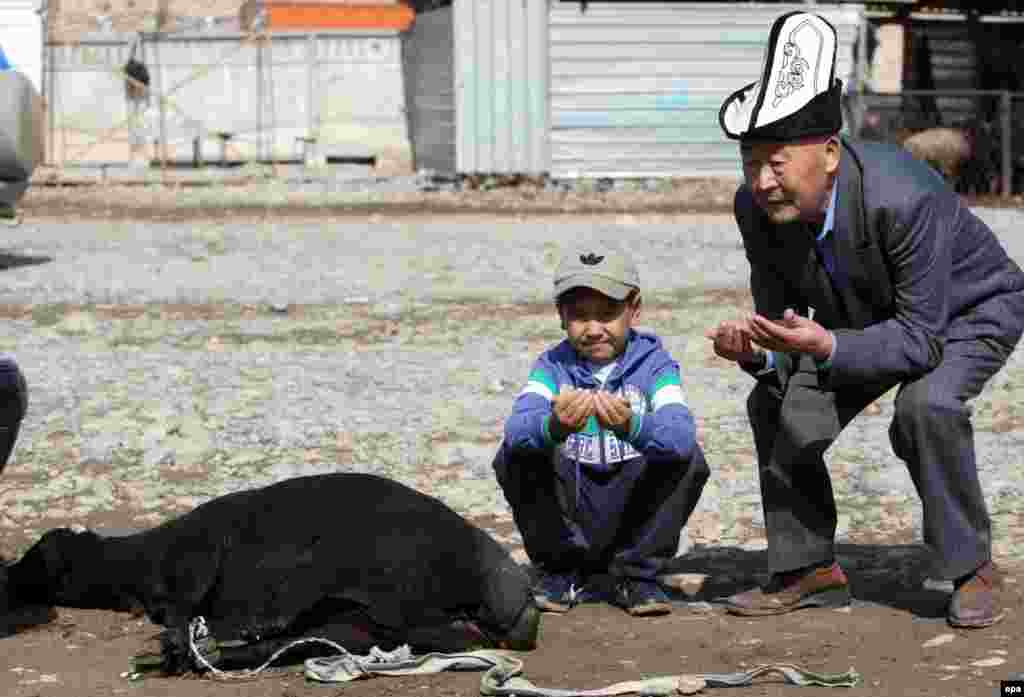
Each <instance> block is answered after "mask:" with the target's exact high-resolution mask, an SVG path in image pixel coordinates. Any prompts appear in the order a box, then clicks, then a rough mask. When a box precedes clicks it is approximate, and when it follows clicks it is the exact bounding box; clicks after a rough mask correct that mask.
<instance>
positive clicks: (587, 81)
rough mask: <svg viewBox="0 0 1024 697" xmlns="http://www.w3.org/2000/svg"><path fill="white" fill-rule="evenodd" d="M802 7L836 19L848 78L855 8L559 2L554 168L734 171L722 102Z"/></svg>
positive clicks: (578, 172)
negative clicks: (782, 21) (779, 20)
mask: <svg viewBox="0 0 1024 697" xmlns="http://www.w3.org/2000/svg"><path fill="white" fill-rule="evenodd" d="M795 9H803V10H807V9H813V10H814V11H816V12H818V13H819V14H821V15H822V16H824V17H826V18H827V19H828V20H829V21H831V22H832V23H833V24H834V25H835V26H836V30H837V32H838V33H839V39H840V44H841V47H840V52H839V57H838V61H837V68H836V70H837V76H839V77H841V78H842V79H843V80H844V82H847V81H848V80H847V78H848V77H849V76H850V75H851V73H852V72H853V70H854V64H853V53H852V47H853V44H854V42H855V41H856V38H857V34H858V29H859V24H860V22H861V10H860V8H859V7H855V6H852V5H839V6H835V5H819V6H816V7H813V8H809V7H808V6H807V5H806V4H793V5H785V4H760V3H749V4H746V3H744V4H742V5H740V4H725V3H721V4H719V3H699V4H698V3H694V4H688V3H680V4H672V3H657V2H651V3H636V4H610V3H609V4H602V3H591V4H590V5H588V6H587V8H586V11H585V12H584V11H583V10H582V9H581V7H580V5H579V4H578V3H576V2H558V0H552V3H551V17H550V52H551V87H550V99H551V102H550V104H551V130H550V146H551V164H550V171H551V174H552V176H555V177H578V176H586V177H597V176H607V177H626V176H669V175H671V176H737V175H738V174H739V158H738V156H737V151H736V145H735V143H734V142H733V141H729V140H728V139H726V138H725V137H724V136H723V135H722V132H721V130H720V128H719V125H718V110H719V107H720V106H721V104H722V101H723V100H724V99H725V97H726V96H728V95H729V94H730V93H731V92H733V91H734V90H737V89H739V88H740V87H742V86H743V85H745V84H748V83H750V82H752V81H753V80H755V79H757V77H758V75H759V73H760V71H761V67H762V65H761V64H762V61H763V57H764V49H765V43H766V41H767V38H768V30H769V28H770V26H771V23H772V21H774V19H775V18H776V17H777V16H778V15H780V14H782V13H784V12H787V11H789V10H795Z"/></svg>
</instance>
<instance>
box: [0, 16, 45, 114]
mask: <svg viewBox="0 0 1024 697" xmlns="http://www.w3.org/2000/svg"><path fill="white" fill-rule="evenodd" d="M36 7H37V3H36V2H35V0H0V48H3V51H4V54H5V55H6V56H7V61H8V62H9V63H10V64H11V67H12V68H14V69H15V70H17V71H18V72H19V73H21V74H23V75H24V76H25V77H27V78H28V79H29V81H30V82H31V83H32V86H33V87H35V88H36V91H37V92H39V93H40V94H41V93H42V91H43V24H42V18H41V17H40V16H39V13H37V12H36Z"/></svg>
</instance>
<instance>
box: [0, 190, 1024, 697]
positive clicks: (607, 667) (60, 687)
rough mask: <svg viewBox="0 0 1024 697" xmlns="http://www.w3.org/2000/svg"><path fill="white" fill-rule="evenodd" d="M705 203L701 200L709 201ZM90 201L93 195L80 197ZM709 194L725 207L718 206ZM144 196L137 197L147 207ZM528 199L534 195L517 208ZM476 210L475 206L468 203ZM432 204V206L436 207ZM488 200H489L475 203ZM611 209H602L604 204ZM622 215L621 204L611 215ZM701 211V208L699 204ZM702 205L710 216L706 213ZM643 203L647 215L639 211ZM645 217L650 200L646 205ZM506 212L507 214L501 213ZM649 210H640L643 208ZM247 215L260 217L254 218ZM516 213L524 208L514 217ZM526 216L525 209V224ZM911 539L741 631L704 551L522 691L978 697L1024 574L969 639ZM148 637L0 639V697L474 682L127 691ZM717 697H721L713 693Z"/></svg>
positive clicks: (555, 206) (552, 655)
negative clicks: (833, 686) (844, 681)
mask: <svg viewBox="0 0 1024 697" xmlns="http://www.w3.org/2000/svg"><path fill="white" fill-rule="evenodd" d="M728 188H729V187H725V188H723V189H722V190H721V191H718V190H714V191H712V189H713V187H712V188H706V189H701V190H698V191H697V192H696V193H694V194H693V195H692V196H690V197H689V198H688V199H685V198H678V197H675V198H674V199H673V200H669V199H670V198H672V195H671V193H670V192H669V193H666V194H665V196H664V197H663V198H661V199H658V201H660V202H661V203H660V204H659V205H661V204H664V206H665V207H666V208H665V210H674V211H676V212H680V211H685V210H690V209H693V210H696V209H708V208H712V209H717V210H722V209H728V207H729V204H730V203H731V201H730V200H729V199H728V195H727V193H722V192H723V191H725V190H726V189H728ZM709 192H711V193H713V194H714V196H713V197H712V198H711V199H709V198H708V196H709V195H710V193H709ZM92 193H100V194H101V195H95V196H94V195H92ZM92 193H90V194H89V195H88V196H84V197H82V196H75V197H71V196H68V195H67V194H68V192H67V191H61V190H59V189H46V188H42V189H39V190H36V191H33V192H31V193H30V195H29V196H27V197H26V199H25V201H24V205H23V206H22V210H23V212H24V213H25V214H26V215H27V216H33V217H36V218H40V217H59V218H67V217H71V216H84V217H93V218H95V217H112V218H135V217H138V218H143V219H166V220H183V219H188V218H190V217H193V216H194V217H220V216H224V217H232V216H235V215H238V214H239V212H240V211H239V210H238V209H234V208H232V207H231V206H221V207H216V208H214V209H208V208H205V207H203V206H197V207H194V208H191V209H188V210H180V209H175V207H174V205H173V201H174V198H175V196H176V195H177V194H175V193H174V192H168V191H165V192H163V193H160V194H159V195H157V194H153V193H151V191H150V192H147V193H145V195H144V196H142V195H134V194H133V197H132V200H133V203H132V204H131V205H125V206H121V207H118V206H117V205H116V201H117V199H119V198H121V200H122V201H123V200H124V199H123V198H122V197H123V196H124V191H120V192H118V191H116V190H112V191H111V192H106V193H103V192H92ZM505 195H507V194H501V193H494V194H493V196H491V197H489V198H486V197H485V199H483V203H477V204H473V205H468V206H466V207H461V208H460V207H459V206H458V202H457V201H456V200H455V199H457V198H458V195H453V196H450V197H448V198H449V199H452V201H448V199H445V198H444V197H441V198H438V199H436V200H435V202H434V203H429V202H428V203H424V202H423V200H421V199H419V198H416V197H409V200H408V201H405V202H401V201H398V202H397V203H395V202H392V203H391V204H386V205H384V206H383V207H382V208H380V207H376V206H374V207H370V208H367V207H356V208H352V209H349V208H346V207H345V206H343V205H338V206H332V207H330V208H326V207H325V208H324V209H323V210H320V211H312V212H311V211H310V209H309V208H308V207H304V206H296V207H295V208H294V209H292V208H287V207H284V208H280V209H277V210H276V211H275V214H277V215H281V216H289V215H295V216H301V217H306V216H310V215H330V216H333V215H349V214H351V215H369V214H384V215H387V214H389V213H391V214H394V215H406V214H410V215H411V214H416V215H423V214H424V213H431V212H439V211H441V212H445V213H448V214H457V213H459V212H460V211H462V212H469V213H475V214H478V213H480V212H481V211H482V210H487V209H488V207H490V208H491V211H492V212H493V209H494V206H495V205H496V201H498V200H499V198H500V197H501V196H505ZM722 196H726V198H725V199H723V198H722ZM147 197H148V198H147ZM515 197H517V200H518V201H519V202H520V203H522V200H523V198H524V197H525V198H526V199H528V200H530V201H536V200H537V198H538V197H537V196H536V195H533V196H532V197H531V196H530V195H529V194H528V193H527V194H522V193H517V194H515ZM479 200H481V199H479V198H478V201H479ZM437 201H440V202H439V203H438V202H437ZM488 201H489V202H488ZM544 201H545V202H544V205H543V206H540V204H538V206H540V207H539V208H538V209H537V210H536V211H533V212H535V213H542V214H552V213H557V212H566V213H576V214H578V213H581V212H584V213H585V212H596V213H609V212H612V213H624V212H629V211H631V210H637V206H636V204H635V203H630V202H628V201H626V199H622V200H619V199H616V198H615V196H613V195H611V194H609V195H608V196H605V197H598V199H591V200H590V203H586V202H584V203H583V204H578V201H576V200H575V199H572V197H567V196H550V197H547V198H545V199H544ZM609 201H610V203H609ZM623 201H626V202H625V203H623ZM702 201H703V203H701V202H702ZM709 201H710V202H709ZM648 203H649V204H650V203H651V202H650V201H648ZM656 203H657V202H656ZM514 208H515V206H511V207H510V210H513V209H514ZM645 210H646V211H647V212H650V210H651V209H650V208H649V207H648V208H646V209H645ZM250 212H257V213H258V212H259V211H258V210H257V209H252V210H251V211H250ZM516 213H517V214H523V213H524V210H523V209H519V210H516ZM525 213H526V214H529V213H530V211H529V210H526V211H525ZM89 522H90V524H91V525H94V526H96V527H108V528H121V527H124V526H125V521H124V519H123V517H122V516H121V515H120V514H119V512H118V511H110V512H109V513H107V514H105V516H104V517H103V519H91V520H90V521H89ZM910 538H911V531H910V530H909V529H907V530H900V531H896V532H895V533H892V534H890V535H888V536H887V537H872V536H870V535H867V534H865V535H864V536H863V537H862V538H858V539H852V540H851V542H850V543H849V544H846V545H843V546H842V547H841V548H840V561H841V563H843V565H844V568H846V569H847V572H848V573H849V575H850V576H851V582H852V584H853V590H854V595H855V597H856V598H857V600H856V602H855V604H854V606H853V607H852V608H850V609H848V610H840V611H835V610H806V611H802V612H798V613H794V614H791V615H787V616H783V617H774V618H761V619H756V620H748V619H743V618H736V617H732V616H729V615H727V614H725V613H724V611H723V610H722V609H721V607H720V606H719V605H717V604H715V603H714V601H715V599H716V598H720V597H722V596H725V595H728V594H730V593H733V592H736V591H738V590H740V589H743V588H746V587H749V586H750V585H752V584H755V583H757V582H760V581H762V580H764V578H763V576H761V575H760V564H759V553H758V552H756V551H748V550H744V549H736V548H716V547H713V546H712V547H705V548H699V549H696V550H694V552H693V553H692V554H691V555H689V556H687V557H684V558H682V559H680V560H678V561H679V568H678V569H677V571H678V575H676V576H675V577H674V580H675V581H676V583H677V584H678V585H679V587H680V590H679V591H678V592H677V593H676V596H677V598H678V600H679V603H678V606H677V607H676V609H675V610H674V612H673V613H672V614H671V615H668V616H665V617H659V618H647V619H641V618H632V617H629V616H628V615H626V614H625V613H623V612H622V611H621V610H618V609H616V608H612V607H609V606H607V605H602V604H595V605H586V606H582V607H579V608H576V609H575V610H573V611H572V612H571V613H569V614H567V615H564V616H555V615H545V617H544V619H543V622H542V628H541V637H540V645H539V648H538V649H537V650H535V651H533V652H530V653H527V654H523V656H522V658H523V659H524V662H525V677H527V678H528V679H530V680H531V681H532V682H534V683H535V684H537V685H539V686H546V687H560V688H576V689H590V688H598V687H603V686H605V685H608V684H610V683H614V682H620V681H624V680H631V679H637V678H641V677H651V676H656V675H673V674H682V673H702V672H732V671H738V670H744V669H748V668H752V667H754V666H756V665H758V664H762V663H773V662H787V663H794V664H798V665H800V666H802V667H804V668H807V669H810V670H814V671H827V672H843V671H846V670H848V669H851V668H852V669H854V670H856V671H858V672H859V673H860V674H861V675H862V676H863V680H862V684H861V686H860V687H856V688H852V689H848V690H846V689H839V692H840V693H842V694H849V695H851V697H853V696H858V697H859V696H861V695H863V696H867V695H872V696H875V695H900V696H906V697H914V696H921V697H924V696H926V695H927V696H928V697H941V696H948V697H954V696H961V695H967V696H971V695H979V696H980V695H985V696H987V695H992V694H997V693H998V692H999V681H1000V680H1005V679H1007V678H1008V676H1010V675H1011V674H1012V673H1017V672H1021V671H1024V648H1022V645H1021V639H1020V638H1021V637H1022V636H1024V612H1022V611H1021V609H1022V600H1024V597H1022V596H1024V590H1022V587H1021V584H1020V583H1019V582H1018V579H1020V578H1021V577H1022V576H1024V564H1022V563H1021V562H1019V561H1018V560H1016V559H1013V560H1011V559H997V562H998V563H1000V564H1001V566H1002V567H1003V568H1004V569H1005V570H1006V571H1007V573H1008V579H1007V585H1006V588H1005V591H1004V602H1005V605H1006V607H1007V608H1008V616H1007V618H1006V619H1005V620H1004V621H1003V622H1002V623H1001V624H999V625H997V626H995V627H993V628H990V629H987V630H981V631H974V632H970V631H962V630H954V629H951V628H949V627H948V626H947V625H946V623H945V621H944V607H945V603H946V601H947V599H948V589H943V588H938V587H935V586H934V585H932V584H926V583H924V571H923V567H924V563H925V561H926V560H925V559H924V554H923V552H922V551H921V550H920V549H918V548H916V547H912V546H909V545H907V544H906V543H907V542H908V541H909V539H910ZM28 542H29V541H28V540H21V539H13V538H12V539H5V540H4V542H3V550H4V551H5V552H9V551H10V550H11V549H15V548H19V547H22V546H23V545H24V544H26V543H28ZM157 631H158V628H157V627H156V626H154V625H152V624H150V623H149V622H148V621H146V620H145V618H143V617H139V616H135V615H132V614H130V613H115V612H107V611H91V610H73V609H63V608H61V609H58V610H56V611H55V613H54V617H53V619H52V620H51V621H49V622H48V623H45V624H42V625H39V626H37V627H34V628H30V629H26V630H24V631H23V632H21V633H19V634H17V635H15V636H12V637H8V638H4V639H0V695H6V696H7V697H81V696H83V695H85V696H87V697H101V696H105V695H121V694H135V695H145V696H147V697H149V696H153V697H158V696H166V697H206V696H213V695H217V696H224V697H227V696H229V695H244V696H246V697H271V696H274V697H295V696H298V695H304V694H341V693H345V694H346V695H352V696H354V697H370V696H371V695H374V696H377V695H402V696H411V695H474V694H478V693H479V681H480V675H479V674H476V673H450V674H442V675H437V676H426V677H402V678H376V679H373V680H368V681H364V682H360V683H353V684H348V685H346V686H344V687H342V686H322V685H318V684H314V683H307V682H306V680H305V678H304V677H303V676H302V675H301V673H299V672H297V671H296V670H294V669H293V670H272V671H268V672H266V673H264V674H262V675H260V676H259V677H257V678H255V679H252V680H245V681H222V680H215V679H211V678H205V677H194V676H191V677H174V678H166V677H151V678H147V679H145V680H142V681H138V682H131V681H129V680H127V679H126V678H125V677H123V675H122V674H124V673H125V672H126V671H128V669H129V667H130V659H131V657H132V656H133V655H135V654H138V653H140V652H143V651H147V650H152V649H153V641H152V640H153V637H154V636H155V634H156V633H157ZM835 691H836V690H828V689H824V688H799V687H793V686H788V685H782V684H780V683H779V682H777V681H775V682H771V681H769V682H759V683H758V684H757V685H755V686H753V687H749V688H735V689H734V690H732V692H735V693H736V694H749V695H788V694H799V695H808V696H811V695H819V694H829V693H832V692H835ZM725 694H728V693H727V692H726V693H725Z"/></svg>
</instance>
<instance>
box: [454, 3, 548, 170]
mask: <svg viewBox="0 0 1024 697" xmlns="http://www.w3.org/2000/svg"><path fill="white" fill-rule="evenodd" d="M453 8H454V51H455V56H454V65H455V105H456V106H455V114H456V121H455V125H456V149H455V152H456V167H457V170H458V171H459V172H463V173H471V172H492V173H501V172H515V173H541V172H544V171H547V168H548V162H549V153H548V140H547V133H548V106H547V97H548V94H547V92H548V43H547V23H548V0H454V4H453Z"/></svg>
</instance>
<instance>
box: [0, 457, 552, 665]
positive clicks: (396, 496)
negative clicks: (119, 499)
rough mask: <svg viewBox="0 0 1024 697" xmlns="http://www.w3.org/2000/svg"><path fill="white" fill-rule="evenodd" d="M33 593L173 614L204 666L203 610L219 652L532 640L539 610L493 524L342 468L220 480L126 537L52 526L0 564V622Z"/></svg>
mask: <svg viewBox="0 0 1024 697" xmlns="http://www.w3.org/2000/svg"><path fill="white" fill-rule="evenodd" d="M39 605H44V606H54V605H60V606H69V607H85V608H104V609H114V610H126V609H129V608H131V607H141V608H142V609H143V610H145V612H146V614H147V616H148V617H149V618H150V619H151V620H152V621H153V622H155V623H157V624H161V625H163V626H165V627H166V628H167V631H165V632H163V634H162V636H161V648H162V666H161V667H162V669H163V670H164V671H165V672H167V673H172V674H173V673H182V672H185V671H187V670H195V669H197V666H196V664H195V662H194V660H193V659H192V657H191V656H190V655H189V645H188V642H189V635H188V626H189V623H190V621H191V620H193V618H196V617H198V616H202V617H204V618H205V619H206V622H207V625H208V627H209V629H210V632H211V634H212V635H213V637H214V638H215V639H216V640H217V642H218V643H219V644H221V645H223V646H224V650H223V651H222V652H221V654H220V658H221V660H220V662H219V663H218V667H240V666H244V665H253V664H254V663H257V662H261V661H263V660H265V659H266V658H267V657H268V656H270V655H271V653H272V652H273V651H275V650H276V649H277V648H279V647H281V646H283V645H285V644H286V643H288V642H289V641H290V640H292V639H295V638H299V637H306V636H318V637H323V638H326V639H330V640H332V641H335V642H337V643H340V644H342V645H343V646H345V647H346V648H347V649H349V650H351V651H364V650H366V649H368V648H369V647H370V646H372V645H374V644H377V645H380V646H381V647H382V648H389V646H393V645H398V644H402V643H409V644H411V645H412V646H413V648H414V649H420V650H428V651H462V650H467V649H470V648H484V647H497V648H511V649H532V648H533V647H534V645H535V642H536V637H537V631H538V623H539V614H538V612H537V610H536V608H535V607H534V606H533V602H532V599H531V595H530V592H529V577H528V575H527V574H526V572H525V571H524V570H522V569H521V568H520V567H519V566H518V565H517V564H516V563H515V561H513V560H512V558H511V557H510V556H509V555H508V553H507V552H506V551H505V550H504V549H503V548H502V547H501V546H500V545H499V544H498V543H497V542H496V541H495V540H494V539H493V538H491V537H490V536H489V535H488V534H487V533H485V532H484V531H482V530H480V529H479V528H476V527H474V526H472V525H471V524H470V523H468V522H467V521H466V520H465V519H463V518H462V517H461V516H459V515H458V514H457V513H455V512H454V511H452V510H451V509H450V508H448V507H447V506H445V505H444V504H443V503H441V502H440V501H438V500H437V499H435V498H432V497H429V496H427V495H425V494H422V493H420V492H417V491H415V490H413V489H410V488H409V487H406V486H404V485H402V484H399V483H397V482H394V481H391V480H388V479H385V478H382V477H376V476H373V475H366V474H343V473H337V474H325V475H318V476H310V477H298V478H295V479H290V480H286V481H283V482H280V483H277V484H273V485H270V486H267V487H263V488H259V489H253V490H249V491H241V492H237V493H233V494H228V495H226V496H222V497H220V498H216V499H213V500H211V501H208V502H207V503H204V504H203V505H201V506H198V507H197V508H195V509H194V510H192V511H191V512H189V513H186V514H184V515H182V516H180V517H178V518H174V519H172V520H170V521H168V522H166V523H164V524H163V525H160V526H158V527H156V528H153V529H150V530H146V531H143V532H139V533H136V534H133V535H127V536H124V537H100V536H99V535H96V534H95V533H93V532H89V531H85V532H73V531H71V530H69V529H66V528H61V529H56V530H51V531H49V532H47V533H46V534H44V535H43V537H42V538H41V539H40V540H39V541H38V542H37V543H36V544H35V545H34V546H33V547H32V548H31V549H29V550H28V551H27V552H26V553H25V555H24V556H23V557H22V558H21V559H20V560H19V561H18V562H16V563H15V564H13V565H11V566H9V567H7V568H6V569H0V627H2V625H3V622H4V619H5V618H11V617H14V616H16V615H17V613H18V612H19V611H20V610H22V609H24V608H25V607H27V606H39ZM292 657H293V658H294V656H292Z"/></svg>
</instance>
